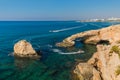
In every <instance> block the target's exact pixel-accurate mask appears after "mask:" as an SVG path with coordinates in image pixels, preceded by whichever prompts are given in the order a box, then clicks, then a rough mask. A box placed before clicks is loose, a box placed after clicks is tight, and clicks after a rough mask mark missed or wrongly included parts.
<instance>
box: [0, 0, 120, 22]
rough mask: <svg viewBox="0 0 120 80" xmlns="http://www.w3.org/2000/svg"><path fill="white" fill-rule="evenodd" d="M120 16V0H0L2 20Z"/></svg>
mask: <svg viewBox="0 0 120 80" xmlns="http://www.w3.org/2000/svg"><path fill="white" fill-rule="evenodd" d="M109 17H120V0H0V20H40V21H45V20H46V21H49V20H81V19H93V18H109Z"/></svg>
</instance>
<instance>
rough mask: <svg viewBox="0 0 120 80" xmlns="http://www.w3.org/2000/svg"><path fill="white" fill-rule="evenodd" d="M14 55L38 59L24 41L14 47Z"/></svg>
mask: <svg viewBox="0 0 120 80" xmlns="http://www.w3.org/2000/svg"><path fill="white" fill-rule="evenodd" d="M14 55H15V56H18V57H27V58H40V56H39V55H38V54H37V52H36V51H35V50H34V49H33V47H32V45H31V44H30V43H29V42H27V41H26V40H21V41H19V42H17V43H16V44H15V45H14Z"/></svg>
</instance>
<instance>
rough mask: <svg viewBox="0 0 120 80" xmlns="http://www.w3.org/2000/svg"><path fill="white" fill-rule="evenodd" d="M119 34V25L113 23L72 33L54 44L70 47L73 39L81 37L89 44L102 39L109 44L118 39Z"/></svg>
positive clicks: (119, 39) (73, 43)
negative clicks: (105, 26) (108, 25)
mask: <svg viewBox="0 0 120 80" xmlns="http://www.w3.org/2000/svg"><path fill="white" fill-rule="evenodd" d="M119 36H120V25H114V26H110V27H107V28H102V29H99V30H90V31H85V32H81V33H77V34H74V35H72V36H70V37H68V38H66V39H64V40H63V42H60V43H57V44H56V45H57V46H59V47H71V46H74V45H75V42H74V40H75V39H77V38H82V40H83V41H84V42H85V43H89V44H97V43H100V42H104V41H108V42H109V43H110V44H111V43H113V42H117V41H120V37H119Z"/></svg>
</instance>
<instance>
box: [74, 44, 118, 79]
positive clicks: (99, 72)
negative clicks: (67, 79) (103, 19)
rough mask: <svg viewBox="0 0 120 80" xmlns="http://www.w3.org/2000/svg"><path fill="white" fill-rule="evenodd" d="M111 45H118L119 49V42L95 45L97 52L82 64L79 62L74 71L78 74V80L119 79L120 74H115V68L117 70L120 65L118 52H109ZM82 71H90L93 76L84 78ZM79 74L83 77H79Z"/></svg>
mask: <svg viewBox="0 0 120 80" xmlns="http://www.w3.org/2000/svg"><path fill="white" fill-rule="evenodd" d="M113 46H118V49H119V50H120V43H118V44H116V43H113V44H111V45H102V44H101V45H100V44H99V45H97V52H95V53H94V55H93V56H92V58H90V59H89V60H88V61H87V62H86V63H84V64H85V65H84V66H83V63H79V64H78V65H77V66H76V68H75V70H74V73H75V74H77V75H78V77H79V76H80V77H79V79H80V80H120V74H118V75H117V74H116V70H118V66H120V55H119V54H120V53H117V52H114V51H112V52H111V50H112V48H113ZM92 66H93V67H92ZM119 72H120V70H119ZM83 73H91V74H92V75H93V76H92V78H91V79H90V78H89V79H85V78H86V76H83V75H82V74H83ZM81 76H82V78H83V79H81Z"/></svg>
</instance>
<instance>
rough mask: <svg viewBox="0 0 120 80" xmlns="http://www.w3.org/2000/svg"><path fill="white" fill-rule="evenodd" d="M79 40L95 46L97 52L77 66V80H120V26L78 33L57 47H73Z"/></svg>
mask: <svg viewBox="0 0 120 80" xmlns="http://www.w3.org/2000/svg"><path fill="white" fill-rule="evenodd" d="M77 38H82V40H83V41H84V42H85V43H87V44H95V45H96V48H97V51H96V52H95V53H94V54H93V56H92V57H91V58H90V59H89V60H88V61H87V62H83V63H78V64H77V65H76V66H75V69H74V70H73V73H74V74H75V75H76V76H77V79H76V80H120V25H112V26H109V27H107V28H102V29H99V30H90V31H86V32H82V33H77V34H75V35H72V36H70V37H68V38H66V39H65V40H63V42H60V43H57V44H56V45H57V46H58V47H71V46H74V45H75V41H74V40H75V39H77ZM76 76H75V77H76Z"/></svg>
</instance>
